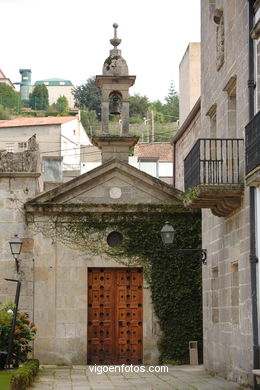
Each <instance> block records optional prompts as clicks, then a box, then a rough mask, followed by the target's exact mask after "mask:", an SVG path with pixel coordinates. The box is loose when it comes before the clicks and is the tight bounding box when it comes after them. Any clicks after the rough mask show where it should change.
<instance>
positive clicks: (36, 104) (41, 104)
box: [29, 84, 49, 111]
mask: <svg viewBox="0 0 260 390" xmlns="http://www.w3.org/2000/svg"><path fill="white" fill-rule="evenodd" d="M29 105H30V107H31V108H32V109H34V110H44V111H45V110H47V109H48V107H49V93H48V89H47V87H46V85H44V84H39V85H36V86H35V87H34V89H33V91H32V93H30V95H29Z"/></svg>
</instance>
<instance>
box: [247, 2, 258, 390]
mask: <svg viewBox="0 0 260 390" xmlns="http://www.w3.org/2000/svg"><path fill="white" fill-rule="evenodd" d="M248 4H249V20H248V22H249V23H248V24H249V36H248V108H249V121H250V120H251V119H253V117H254V113H255V107H254V105H255V103H254V88H255V82H254V42H253V39H252V38H251V31H252V29H253V23H254V8H253V2H252V1H251V0H249V1H248ZM249 191H250V192H249V199H250V200H249V206H250V255H249V260H250V270H251V296H252V328H253V368H254V369H258V368H259V345H258V344H259V343H258V313H257V263H258V259H257V257H256V239H255V234H256V230H255V223H256V221H255V212H256V210H255V188H254V187H250V188H249ZM259 389H260V386H259V385H258V384H257V382H256V376H255V375H254V390H259Z"/></svg>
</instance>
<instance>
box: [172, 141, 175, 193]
mask: <svg viewBox="0 0 260 390" xmlns="http://www.w3.org/2000/svg"><path fill="white" fill-rule="evenodd" d="M175 175H176V141H173V182H172V185H173V188H175V186H176V178H175Z"/></svg>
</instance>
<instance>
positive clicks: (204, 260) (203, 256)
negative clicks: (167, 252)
mask: <svg viewBox="0 0 260 390" xmlns="http://www.w3.org/2000/svg"><path fill="white" fill-rule="evenodd" d="M171 251H172V253H187V254H192V253H197V254H198V255H199V256H200V260H201V262H202V263H203V264H207V249H171Z"/></svg>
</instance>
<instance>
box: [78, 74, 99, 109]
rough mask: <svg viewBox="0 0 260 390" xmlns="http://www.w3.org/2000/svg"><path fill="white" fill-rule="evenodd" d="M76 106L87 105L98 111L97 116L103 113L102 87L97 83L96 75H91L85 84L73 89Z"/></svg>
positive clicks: (88, 107)
mask: <svg viewBox="0 0 260 390" xmlns="http://www.w3.org/2000/svg"><path fill="white" fill-rule="evenodd" d="M72 94H73V96H74V100H75V106H76V107H78V108H82V107H87V109H88V110H90V111H93V110H94V111H96V114H97V116H100V113H101V89H100V88H99V87H97V86H96V84H95V76H92V77H89V78H88V79H87V81H86V83H85V84H82V85H79V86H78V87H75V88H74V89H73V90H72Z"/></svg>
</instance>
